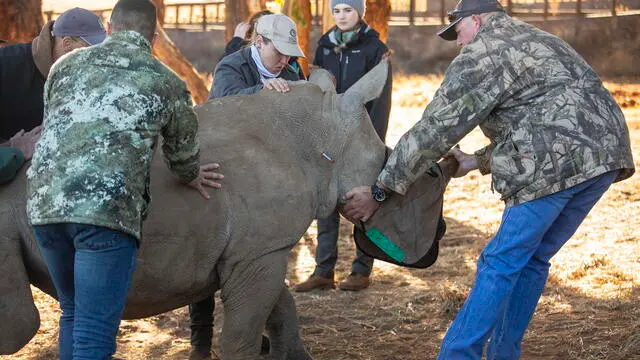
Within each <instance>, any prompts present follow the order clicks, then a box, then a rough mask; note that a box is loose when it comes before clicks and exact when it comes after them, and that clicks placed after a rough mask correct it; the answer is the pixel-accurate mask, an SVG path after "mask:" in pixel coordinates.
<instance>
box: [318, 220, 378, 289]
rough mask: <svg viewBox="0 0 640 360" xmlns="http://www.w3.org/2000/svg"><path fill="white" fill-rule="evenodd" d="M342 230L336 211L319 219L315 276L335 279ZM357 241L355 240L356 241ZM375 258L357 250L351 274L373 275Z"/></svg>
mask: <svg viewBox="0 0 640 360" xmlns="http://www.w3.org/2000/svg"><path fill="white" fill-rule="evenodd" d="M339 230H340V214H338V212H337V211H334V212H333V213H331V215H329V217H327V218H325V219H318V248H317V249H316V269H315V270H314V271H313V274H314V275H318V276H322V277H324V278H332V277H333V275H334V274H333V269H334V268H335V266H336V262H337V261H338V233H339ZM354 241H355V240H354ZM372 268H373V258H370V257H368V256H367V255H365V254H363V253H362V252H361V251H360V250H356V258H355V260H353V263H352V264H351V272H352V273H357V274H365V275H369V274H371V270H372Z"/></svg>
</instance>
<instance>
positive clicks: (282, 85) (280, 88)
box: [263, 78, 291, 93]
mask: <svg viewBox="0 0 640 360" xmlns="http://www.w3.org/2000/svg"><path fill="white" fill-rule="evenodd" d="M263 86H264V88H265V89H267V90H272V91H277V92H281V93H285V92H289V91H290V90H291V88H290V87H289V83H288V82H287V80H284V79H281V78H273V79H268V80H265V82H264V84H263Z"/></svg>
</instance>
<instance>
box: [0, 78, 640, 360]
mask: <svg viewBox="0 0 640 360" xmlns="http://www.w3.org/2000/svg"><path fill="white" fill-rule="evenodd" d="M437 83H438V78H437V77H417V76H411V77H396V82H395V86H394V90H395V94H394V105H395V106H394V108H393V112H392V124H391V127H390V130H389V142H390V143H392V144H393V143H395V142H396V141H397V139H398V138H399V136H400V135H401V134H402V133H403V132H404V131H406V129H407V128H409V127H410V126H411V125H412V123H413V122H415V121H416V120H418V119H419V118H420V115H421V113H422V111H423V106H424V104H425V102H426V101H427V100H428V99H429V98H430V97H431V96H432V95H433V91H434V90H435V88H436V87H437ZM607 85H608V86H609V87H610V88H612V89H615V91H620V93H619V94H623V98H621V97H620V96H617V98H618V100H619V101H627V100H626V98H629V99H630V100H634V101H635V103H638V102H639V101H638V100H639V99H638V94H637V92H636V91H637V90H636V89H637V88H638V85H635V84H618V83H608V84H607ZM425 89H430V90H428V91H425ZM625 94H626V95H625ZM629 94H630V95H629ZM634 94H635V95H634ZM621 99H622V100H621ZM628 102H629V103H631V102H630V101H628ZM416 105H419V106H416ZM625 114H626V116H627V120H628V123H629V128H630V130H631V137H632V147H633V152H634V157H635V161H636V166H638V165H640V109H634V108H632V107H630V106H628V107H627V108H626V109H625ZM485 141H486V140H485V139H484V138H483V136H482V134H481V133H480V132H479V131H474V132H473V133H472V134H470V135H469V136H468V137H467V138H465V139H464V141H463V142H462V144H461V145H462V148H463V149H465V150H474V149H476V148H479V147H480V146H482V145H483V144H484V143H485ZM639 187H640V177H639V176H637V175H636V176H634V177H632V178H631V179H630V180H627V181H625V182H622V183H619V184H615V185H614V186H612V188H611V190H610V191H609V192H607V193H606V194H605V196H604V198H603V199H602V201H601V202H600V203H599V204H598V205H597V206H596V207H595V208H594V209H593V211H592V212H591V214H590V215H589V216H588V217H587V219H586V220H585V222H584V224H583V226H582V227H581V228H580V229H579V231H578V232H577V233H576V234H575V235H574V237H573V238H572V240H571V241H570V242H569V243H568V244H567V245H566V246H565V247H564V248H563V249H562V250H561V251H560V252H559V253H558V255H557V256H556V257H555V258H554V260H553V266H552V268H551V276H550V278H549V281H548V284H547V288H546V290H545V292H544V294H543V296H542V298H541V300H540V303H539V306H538V309H537V311H536V314H535V316H534V318H533V321H532V323H531V326H530V327H529V330H528V332H527V334H526V336H525V339H524V344H523V355H522V358H523V359H531V360H538V359H543V360H544V359H559V360H564V359H572V360H573V359H575V360H633V359H640V241H639V240H640V220H639V218H640V193H639V192H638V188H639ZM502 210H503V205H502V204H501V203H500V201H499V199H498V195H496V194H493V193H492V192H491V190H490V189H489V178H488V177H483V176H480V175H479V174H478V173H477V172H476V173H472V174H470V175H469V176H467V177H465V178H463V179H454V180H452V182H451V184H450V186H449V189H448V191H447V194H446V198H445V216H446V220H447V223H448V232H447V234H446V236H445V238H444V239H443V241H442V243H441V252H440V258H439V259H438V261H437V263H436V264H435V265H434V266H432V267H431V268H429V269H424V270H413V269H405V268H399V267H395V266H392V265H388V264H384V263H381V262H376V265H375V270H374V275H373V276H374V283H373V285H372V286H371V288H370V289H368V290H367V291H363V292H359V293H345V292H341V291H338V290H332V291H325V292H316V293H308V294H295V295H294V296H295V299H296V303H297V307H298V313H299V317H300V323H301V326H302V337H303V340H304V342H305V343H306V345H307V346H308V348H309V350H310V352H311V353H312V354H313V355H314V357H315V358H316V359H321V360H338V359H340V360H342V359H362V360H368V359H376V360H391V359H398V360H400V359H402V360H415V359H421V360H422V359H432V358H434V357H435V355H436V354H437V351H438V348H439V346H440V342H441V339H442V336H443V335H444V332H445V331H446V329H447V326H449V324H450V322H451V319H452V318H453V316H454V315H455V313H456V312H457V311H458V309H459V308H460V306H461V304H462V302H463V301H464V298H465V296H466V295H467V294H468V292H469V289H470V288H471V286H472V284H473V280H474V273H475V261H476V259H477V256H478V254H479V253H480V251H481V250H482V248H483V247H484V245H485V244H486V243H487V242H488V241H489V240H490V238H491V236H492V234H494V233H495V231H496V230H497V228H498V225H499V223H500V216H501V212H502ZM315 232H316V229H315V226H312V227H311V228H310V229H309V233H308V236H306V237H304V238H303V239H301V241H300V243H299V244H298V245H297V246H296V247H295V249H294V251H293V252H292V253H291V256H290V262H289V264H290V266H289V274H288V278H289V280H290V281H291V282H292V283H297V282H299V281H302V280H304V279H306V277H307V276H309V274H310V273H311V271H312V270H313V266H314V262H313V255H314V251H315V240H314V239H315V235H316V233H315ZM349 234H350V227H349V226H348V224H346V223H343V224H342V228H341V238H340V244H339V245H340V248H339V250H340V254H341V256H340V258H339V262H338V266H337V276H338V277H339V278H342V277H344V276H346V275H347V274H348V273H349V270H350V263H351V260H352V259H353V255H354V246H353V243H352V242H351V241H350V240H349ZM34 294H35V298H36V304H37V306H38V308H39V309H40V313H41V315H42V320H43V323H42V326H41V328H40V331H39V332H38V334H37V335H36V337H35V338H34V339H33V340H32V341H31V343H30V344H29V345H28V346H27V347H25V348H24V349H23V350H22V351H20V352H19V353H18V354H16V355H14V356H11V357H5V358H6V359H22V360H26V359H54V358H55V354H56V344H55V339H56V333H57V326H56V317H57V316H58V311H57V310H56V305H55V302H54V301H53V300H52V299H51V298H49V297H48V296H46V295H43V294H42V293H41V292H39V291H38V290H37V289H34ZM221 310H222V309H221V306H218V308H217V309H216V313H217V316H216V329H217V330H219V329H220V324H221V320H222V315H221ZM188 334H189V331H188V322H187V312H186V310H185V309H184V308H183V309H178V310H175V311H172V312H169V313H166V314H163V315H159V316H155V317H152V318H148V319H142V320H135V321H124V322H123V324H122V327H121V333H120V336H119V338H118V346H119V353H118V355H119V356H120V357H121V358H125V359H185V358H186V357H187V354H188V349H189V344H188Z"/></svg>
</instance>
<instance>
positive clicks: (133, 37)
mask: <svg viewBox="0 0 640 360" xmlns="http://www.w3.org/2000/svg"><path fill="white" fill-rule="evenodd" d="M112 41H116V42H124V43H127V44H129V45H131V46H134V47H139V48H141V49H143V50H146V51H148V52H151V43H150V42H149V40H147V39H145V38H144V36H142V35H141V34H140V33H139V32H137V31H133V30H122V31H118V32H114V33H112V34H111V35H110V36H109V38H107V40H105V42H112Z"/></svg>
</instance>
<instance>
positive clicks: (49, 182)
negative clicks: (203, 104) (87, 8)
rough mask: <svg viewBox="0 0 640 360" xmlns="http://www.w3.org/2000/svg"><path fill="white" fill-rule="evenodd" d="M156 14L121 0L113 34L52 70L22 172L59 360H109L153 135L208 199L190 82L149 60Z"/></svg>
mask: <svg viewBox="0 0 640 360" xmlns="http://www.w3.org/2000/svg"><path fill="white" fill-rule="evenodd" d="M155 26H156V10H155V7H154V6H153V4H152V3H151V2H148V1H139V0H120V1H119V2H118V3H117V4H116V5H115V8H114V10H113V13H112V16H111V23H110V27H109V34H110V37H109V38H108V39H107V40H106V41H105V42H104V43H102V44H100V45H98V46H95V47H92V48H87V49H83V50H79V51H76V52H72V53H70V54H68V55H67V56H66V57H63V58H62V59H61V60H60V61H58V62H57V63H56V64H54V66H53V67H52V69H51V72H50V74H49V77H48V79H47V82H46V84H45V90H44V103H45V105H44V123H43V130H42V137H41V139H40V140H39V142H38V144H37V147H36V152H35V154H34V156H33V161H32V165H31V168H30V169H29V170H28V174H27V175H28V181H29V184H28V203H27V213H28V217H29V221H30V223H31V224H32V225H33V229H34V233H35V235H36V238H37V240H38V243H39V245H40V250H41V253H42V255H43V257H44V260H45V262H46V263H47V267H48V269H49V272H50V274H51V277H52V280H53V283H54V285H55V287H56V292H57V294H58V300H59V301H60V307H61V309H62V316H61V318H60V342H59V344H60V357H61V359H63V360H67V359H71V358H73V359H110V358H111V355H112V354H114V353H115V349H116V346H115V344H116V343H115V335H116V333H117V330H118V325H119V323H120V319H121V316H122V312H123V309H124V304H125V300H126V295H127V291H128V288H129V285H130V283H131V276H132V273H133V270H134V268H135V264H136V253H137V243H138V241H139V240H140V227H141V224H142V220H143V219H144V215H145V213H146V212H147V210H148V209H147V208H148V206H149V203H150V195H151V194H150V193H149V191H150V179H149V175H150V174H149V170H150V166H151V160H152V156H153V152H154V149H155V147H156V145H157V143H158V135H160V134H162V137H163V139H164V142H163V144H162V149H163V152H164V156H165V159H166V161H167V163H168V165H169V168H170V169H171V171H172V172H173V173H174V174H175V175H176V176H177V178H178V179H179V180H180V181H182V182H183V183H185V184H189V185H190V186H192V187H194V188H195V189H197V190H198V191H200V193H201V194H202V195H203V196H204V197H205V198H208V197H209V196H208V194H207V192H206V191H205V190H204V189H203V185H206V186H212V187H218V186H219V184H217V183H215V182H214V181H213V180H215V179H219V178H220V176H219V174H216V173H214V172H213V169H215V168H217V165H216V164H207V165H203V166H202V167H200V166H199V146H198V143H197V140H196V132H197V129H198V122H197V118H196V115H195V113H194V111H193V110H192V107H191V98H190V96H189V92H188V91H187V89H186V87H185V84H184V82H183V81H181V80H180V79H179V78H178V77H177V76H176V75H175V74H174V73H173V72H172V71H171V70H169V69H168V68H166V67H165V66H164V65H163V64H162V63H160V62H159V61H158V60H157V59H155V58H154V57H153V56H152V55H151V42H152V40H153V37H154V32H155Z"/></svg>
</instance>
